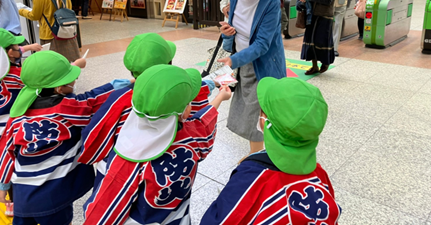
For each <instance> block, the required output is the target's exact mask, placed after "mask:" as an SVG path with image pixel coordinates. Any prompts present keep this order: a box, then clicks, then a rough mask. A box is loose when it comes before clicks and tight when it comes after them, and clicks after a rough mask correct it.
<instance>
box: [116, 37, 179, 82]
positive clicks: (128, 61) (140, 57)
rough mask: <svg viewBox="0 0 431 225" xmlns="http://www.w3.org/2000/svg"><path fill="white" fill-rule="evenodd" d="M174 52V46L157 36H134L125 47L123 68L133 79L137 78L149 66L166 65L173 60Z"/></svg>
mask: <svg viewBox="0 0 431 225" xmlns="http://www.w3.org/2000/svg"><path fill="white" fill-rule="evenodd" d="M175 52H176V46H175V44H174V43H172V42H170V41H166V40H165V39H163V38H162V36H160V35H159V34H156V33H145V34H140V35H137V36H135V37H134V38H133V40H132V41H131V42H130V44H129V46H128V47H127V50H126V54H125V55H124V59H123V61H124V66H126V68H127V69H128V70H129V71H131V72H132V73H133V76H134V77H138V76H139V75H141V74H142V73H143V72H144V71H145V70H146V69H148V68H150V67H151V66H155V65H159V64H168V63H169V62H170V61H172V59H173V58H174V56H175Z"/></svg>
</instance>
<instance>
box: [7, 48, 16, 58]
mask: <svg viewBox="0 0 431 225" xmlns="http://www.w3.org/2000/svg"><path fill="white" fill-rule="evenodd" d="M7 56H9V58H15V56H14V55H13V50H12V48H10V49H9V50H8V51H7Z"/></svg>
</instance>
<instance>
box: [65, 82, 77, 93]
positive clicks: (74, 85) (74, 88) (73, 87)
mask: <svg viewBox="0 0 431 225" xmlns="http://www.w3.org/2000/svg"><path fill="white" fill-rule="evenodd" d="M66 87H70V88H72V89H73V93H75V90H76V82H75V83H74V84H73V86H70V85H66Z"/></svg>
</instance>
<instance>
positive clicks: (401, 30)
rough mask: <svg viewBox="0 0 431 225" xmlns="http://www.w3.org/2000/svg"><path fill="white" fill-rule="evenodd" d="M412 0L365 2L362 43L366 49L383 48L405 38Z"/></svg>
mask: <svg viewBox="0 0 431 225" xmlns="http://www.w3.org/2000/svg"><path fill="white" fill-rule="evenodd" d="M412 10H413V0H367V4H366V8H365V20H364V38H363V40H364V43H365V46H367V47H374V48H385V47H387V46H392V45H395V44H397V43H399V42H400V41H402V40H404V39H405V38H406V37H407V34H408V33H409V31H410V21H411V16H412Z"/></svg>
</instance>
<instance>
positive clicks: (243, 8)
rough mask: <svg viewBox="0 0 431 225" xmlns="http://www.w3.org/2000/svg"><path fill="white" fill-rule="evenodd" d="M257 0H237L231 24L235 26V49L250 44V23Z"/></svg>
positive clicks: (243, 47) (241, 48)
mask: <svg viewBox="0 0 431 225" xmlns="http://www.w3.org/2000/svg"><path fill="white" fill-rule="evenodd" d="M257 4H259V0H238V2H237V3H236V7H235V12H234V16H233V21H232V23H233V24H232V25H233V27H235V30H236V35H235V44H236V51H237V52H239V51H241V50H243V49H246V48H248V46H250V32H251V24H252V23H253V18H254V13H255V12H256V8H257Z"/></svg>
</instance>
